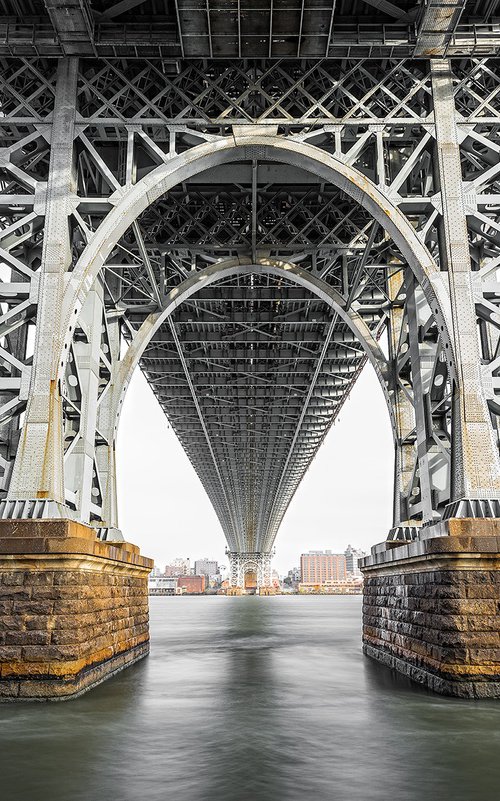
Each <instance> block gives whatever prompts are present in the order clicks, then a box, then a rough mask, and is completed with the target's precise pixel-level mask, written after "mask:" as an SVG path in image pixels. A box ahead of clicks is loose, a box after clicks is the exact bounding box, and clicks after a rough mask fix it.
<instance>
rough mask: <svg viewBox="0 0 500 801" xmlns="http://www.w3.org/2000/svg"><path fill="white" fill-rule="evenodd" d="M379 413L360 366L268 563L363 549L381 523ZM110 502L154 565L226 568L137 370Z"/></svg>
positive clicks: (385, 476) (220, 544) (385, 466)
mask: <svg viewBox="0 0 500 801" xmlns="http://www.w3.org/2000/svg"><path fill="white" fill-rule="evenodd" d="M392 481H393V447H392V436H391V431H390V425H389V417H388V414H387V409H386V407H385V402H384V399H383V395H382V391H381V389H380V386H379V384H378V381H377V378H376V376H375V373H374V371H373V369H372V367H371V365H367V366H366V368H365V370H364V371H363V373H362V375H361V377H360V379H359V380H358V382H357V384H356V386H355V388H354V390H353V392H352V394H351V397H350V398H349V399H348V400H347V402H346V403H345V405H344V407H343V409H342V411H341V413H340V417H339V419H338V420H337V422H336V423H335V425H334V426H333V427H332V429H331V430H330V433H329V434H328V436H327V438H326V439H325V442H324V443H323V446H322V448H321V449H320V451H319V453H318V455H317V456H316V459H315V460H314V461H313V463H312V465H311V466H310V468H309V470H308V472H307V473H306V475H305V477H304V480H303V482H302V484H301V486H300V487H299V489H298V491H297V493H296V495H295V498H294V499H293V501H292V503H291V505H290V508H289V510H288V512H287V515H286V517H285V519H284V521H283V524H282V526H281V529H280V531H279V533H278V537H277V539H276V557H275V560H274V567H275V568H276V569H277V570H278V572H279V573H280V574H281V573H286V572H287V571H288V570H289V569H290V568H292V567H294V566H297V565H298V564H299V557H300V554H301V553H302V552H304V551H309V550H313V549H324V548H330V549H331V550H332V551H334V552H335V551H338V552H342V551H343V550H344V549H345V547H346V545H347V544H348V543H351V544H352V545H355V546H359V547H361V548H363V549H364V550H367V551H368V550H369V549H370V547H371V545H373V544H374V543H376V542H380V541H381V540H382V539H384V537H385V535H386V534H387V532H388V530H389V528H390V526H391V509H392ZM118 503H119V512H120V527H121V529H122V531H123V533H124V535H125V538H126V539H127V540H129V541H130V542H133V543H135V544H137V545H139V546H140V548H141V551H142V553H143V554H144V555H145V556H149V557H151V558H153V559H154V560H155V562H156V564H157V565H159V566H163V565H165V564H167V563H168V562H169V561H170V560H171V559H173V558H175V557H176V556H183V557H186V556H189V557H190V558H191V559H192V560H193V561H194V559H198V558H202V557H204V556H209V557H210V558H214V559H217V560H218V561H219V563H221V564H226V565H227V559H226V557H225V555H224V549H225V539H224V535H223V533H222V530H221V527H220V525H219V521H218V520H217V517H216V515H215V512H214V511H213V509H212V506H211V504H210V501H209V500H208V498H207V496H206V494H205V491H204V489H203V487H202V485H201V483H200V481H199V480H198V477H197V475H196V473H195V472H194V470H193V468H192V466H191V464H190V462H189V460H188V458H187V456H186V455H185V453H184V451H183V449H182V447H181V445H180V444H179V442H178V441H177V439H176V437H175V434H174V433H173V431H172V429H171V428H170V427H169V426H168V422H167V419H166V417H165V416H164V414H163V412H162V411H161V409H160V407H159V405H158V403H157V401H156V399H155V397H154V395H153V393H152V392H151V390H150V389H149V386H148V384H147V382H146V380H145V379H144V377H143V375H142V373H141V372H140V371H139V370H137V371H136V373H135V375H134V378H133V380H132V383H131V385H130V387H129V390H128V393H127V397H126V400H125V403H124V409H123V412H122V417H121V422H120V429H119V435H118Z"/></svg>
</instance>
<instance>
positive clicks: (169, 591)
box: [148, 575, 178, 595]
mask: <svg viewBox="0 0 500 801" xmlns="http://www.w3.org/2000/svg"><path fill="white" fill-rule="evenodd" d="M148 592H149V594H150V595H177V594H178V592H177V578H175V577H174V576H161V575H160V576H153V575H150V576H149V580H148Z"/></svg>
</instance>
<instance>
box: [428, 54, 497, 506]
mask: <svg viewBox="0 0 500 801" xmlns="http://www.w3.org/2000/svg"><path fill="white" fill-rule="evenodd" d="M431 73H432V93H433V99H434V115H435V126H436V141H437V156H438V168H439V178H440V187H441V202H442V213H443V233H442V237H443V241H442V243H441V244H442V254H443V257H444V260H445V263H446V266H447V268H448V276H449V283H450V296H451V309H452V319H453V336H454V344H455V354H456V360H457V372H458V387H457V392H458V396H457V399H456V403H455V410H454V415H453V416H454V422H453V446H452V500H460V499H476V498H478V499H488V498H499V497H500V459H499V452H498V447H497V444H496V441H495V436H494V431H493V427H492V425H491V421H490V417H489V411H488V407H487V403H486V399H485V394H484V391H483V387H482V382H481V372H480V364H481V355H480V350H479V337H478V331H477V322H476V312H475V305H474V295H473V287H472V274H471V259H470V252H469V240H468V231H467V219H466V215H465V203H464V196H463V183H462V172H461V164H460V150H459V144H458V135H457V125H456V110H455V103H454V97H453V83H452V73H451V66H450V62H449V60H447V59H444V60H442V61H441V60H439V61H438V60H434V61H432V62H431Z"/></svg>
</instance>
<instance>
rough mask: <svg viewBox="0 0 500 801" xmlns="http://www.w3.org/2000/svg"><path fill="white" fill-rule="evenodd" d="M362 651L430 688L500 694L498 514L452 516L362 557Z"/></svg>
mask: <svg viewBox="0 0 500 801" xmlns="http://www.w3.org/2000/svg"><path fill="white" fill-rule="evenodd" d="M361 566H362V570H363V573H364V578H365V586H364V598H363V649H364V652H365V654H367V655H368V656H370V657H373V658H374V659H377V660H378V661H379V662H381V663H382V664H384V665H387V666H388V667H390V668H393V669H395V670H397V671H399V672H400V673H403V674H404V675H406V676H409V677H410V678H411V679H413V680H414V681H416V682H418V683H420V684H422V685H424V686H426V687H428V688H429V689H431V690H433V691H435V692H438V693H442V694H444V695H452V696H459V697H462V698H499V697H500V520H499V519H461V520H458V519H452V520H448V521H444V522H442V523H439V524H437V525H435V526H432V527H430V528H428V529H423V530H422V535H421V539H419V540H418V541H415V542H411V543H408V544H406V545H400V546H397V547H393V546H392V547H391V544H390V543H383V544H382V545H378V546H375V547H374V548H373V549H372V554H371V556H369V557H367V558H366V559H364V560H362V562H361Z"/></svg>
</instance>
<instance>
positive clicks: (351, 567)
mask: <svg viewBox="0 0 500 801" xmlns="http://www.w3.org/2000/svg"><path fill="white" fill-rule="evenodd" d="M344 555H345V560H346V568H347V573H348V574H350V575H352V576H361V570H360V569H359V567H358V562H359V560H360V559H364V557H365V556H366V553H365V551H361V550H360V549H359V548H353V546H352V545H348V546H347V548H346V549H345V551H344Z"/></svg>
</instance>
